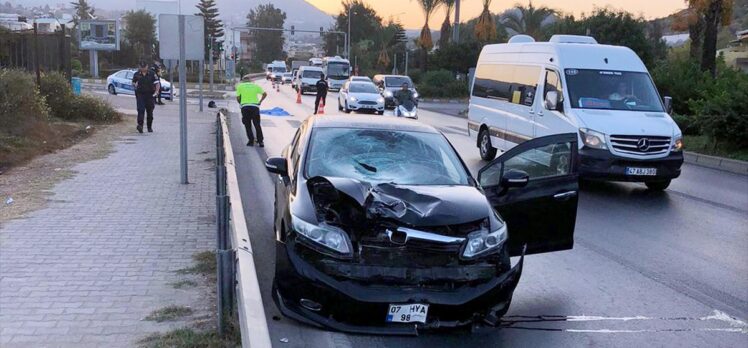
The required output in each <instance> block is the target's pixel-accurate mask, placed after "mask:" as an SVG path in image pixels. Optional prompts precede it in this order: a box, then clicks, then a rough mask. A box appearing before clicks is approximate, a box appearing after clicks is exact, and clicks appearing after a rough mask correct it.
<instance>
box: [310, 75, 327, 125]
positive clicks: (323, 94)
mask: <svg viewBox="0 0 748 348" xmlns="http://www.w3.org/2000/svg"><path fill="white" fill-rule="evenodd" d="M315 86H316V87H317V97H316V98H315V99H314V114H315V115H316V114H317V110H319V101H320V100H322V105H325V100H327V89H328V88H329V86H328V85H327V80H325V74H322V75H321V76H320V78H319V81H317V83H316V84H315Z"/></svg>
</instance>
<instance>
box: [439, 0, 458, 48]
mask: <svg viewBox="0 0 748 348" xmlns="http://www.w3.org/2000/svg"><path fill="white" fill-rule="evenodd" d="M442 4H444V7H445V8H446V10H447V16H446V17H445V18H444V23H442V30H441V32H440V34H439V47H444V46H446V45H447V44H448V43H449V38H450V36H452V24H451V23H450V22H449V15H450V14H452V9H453V8H454V6H455V0H442Z"/></svg>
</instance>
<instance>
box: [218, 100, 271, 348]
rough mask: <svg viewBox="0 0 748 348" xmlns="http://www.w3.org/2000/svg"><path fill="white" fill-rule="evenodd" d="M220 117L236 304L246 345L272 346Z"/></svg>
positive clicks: (223, 119) (231, 155)
mask: <svg viewBox="0 0 748 348" xmlns="http://www.w3.org/2000/svg"><path fill="white" fill-rule="evenodd" d="M218 117H219V118H220V122H221V125H222V126H221V128H222V131H223V148H224V151H225V155H224V156H225V158H224V162H225V165H226V183H227V185H226V186H227V188H226V189H227V192H228V196H229V200H230V208H229V209H230V222H229V234H230V235H231V236H230V239H231V247H232V248H233V249H234V251H235V253H236V254H235V255H236V263H235V270H236V288H235V289H236V306H237V310H238V312H239V326H240V331H241V338H242V347H243V348H249V347H253V348H254V347H263V348H264V347H272V344H271V340H270V332H269V330H268V324H267V318H266V317H265V308H264V306H263V302H262V296H261V293H260V284H259V281H258V280H257V269H256V266H255V262H254V258H253V256H252V244H251V242H250V240H249V229H248V228H247V220H246V218H245V216H244V206H243V204H242V198H241V192H240V191H239V181H238V179H237V175H236V162H235V161H234V151H233V149H232V148H231V138H230V135H229V127H228V123H227V121H226V116H225V115H224V113H223V112H219V113H218Z"/></svg>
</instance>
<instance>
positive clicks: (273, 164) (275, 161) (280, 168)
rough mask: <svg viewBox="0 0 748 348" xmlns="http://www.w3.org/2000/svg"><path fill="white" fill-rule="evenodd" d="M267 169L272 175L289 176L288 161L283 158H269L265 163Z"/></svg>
mask: <svg viewBox="0 0 748 348" xmlns="http://www.w3.org/2000/svg"><path fill="white" fill-rule="evenodd" d="M265 169H267V170H268V171H269V172H271V173H275V174H280V175H283V176H288V166H287V165H286V159H285V158H283V157H269V158H268V159H267V160H266V161H265Z"/></svg>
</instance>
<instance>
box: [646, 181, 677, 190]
mask: <svg viewBox="0 0 748 348" xmlns="http://www.w3.org/2000/svg"><path fill="white" fill-rule="evenodd" d="M671 181H672V180H664V181H647V182H645V183H644V185H647V188H648V189H650V190H652V191H664V190H665V189H666V188H667V187H668V186H670V182H671Z"/></svg>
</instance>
